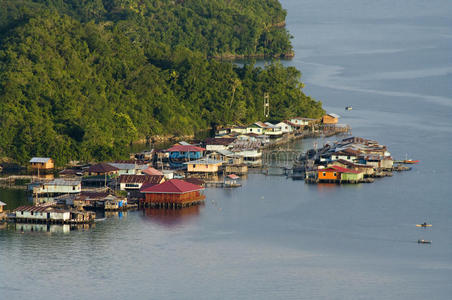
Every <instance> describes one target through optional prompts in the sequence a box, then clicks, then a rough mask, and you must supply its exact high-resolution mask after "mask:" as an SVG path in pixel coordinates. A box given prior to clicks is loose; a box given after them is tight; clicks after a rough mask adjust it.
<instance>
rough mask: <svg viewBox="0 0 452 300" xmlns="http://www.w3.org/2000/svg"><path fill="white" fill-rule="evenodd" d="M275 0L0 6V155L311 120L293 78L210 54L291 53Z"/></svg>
mask: <svg viewBox="0 0 452 300" xmlns="http://www.w3.org/2000/svg"><path fill="white" fill-rule="evenodd" d="M284 18H285V12H284V10H282V8H281V5H280V4H279V2H278V1H276V0H248V1H246V0H229V1H228V0H223V1H220V0H210V1H209V0H192V1H190V0H185V1H183V0H179V1H163V0H162V1H159V0H141V1H138V0H136V1H135V0H112V1H101V0H34V1H32V0H21V1H5V0H0V32H1V33H0V128H1V130H0V157H2V156H3V157H5V156H6V157H10V158H13V159H16V160H17V161H19V162H25V161H27V160H28V159H29V158H30V157H31V156H38V155H43V156H44V155H45V156H52V157H53V158H54V159H55V160H56V162H57V164H64V163H66V162H67V161H69V160H73V159H78V160H84V161H90V160H107V159H112V158H119V157H122V156H123V155H125V154H126V153H127V147H126V146H127V145H128V144H129V143H131V142H133V141H136V140H138V139H142V138H145V137H149V136H152V135H165V134H174V135H185V134H193V133H194V132H195V131H197V130H201V129H206V128H208V127H209V126H211V125H212V124H220V125H221V124H232V123H241V124H246V123H249V122H253V121H256V120H258V119H264V118H263V106H262V101H263V100H262V99H263V95H264V93H265V92H268V93H269V94H270V96H271V101H272V102H271V103H272V107H273V109H272V110H271V112H272V113H271V115H270V117H269V118H271V119H277V118H279V119H284V118H287V117H290V116H295V115H298V116H306V117H319V116H320V115H321V114H322V113H323V109H322V107H321V103H320V102H317V101H315V100H313V99H312V98H310V97H308V96H306V95H304V93H303V92H302V87H303V84H302V83H301V82H300V76H301V74H300V72H299V71H298V70H296V69H295V68H293V67H287V68H286V67H283V66H282V65H281V64H280V63H279V62H273V63H271V64H269V65H268V66H266V67H264V68H260V67H255V66H254V65H253V64H246V65H244V66H237V65H236V64H233V63H230V62H223V61H219V60H216V59H212V58H211V57H215V56H222V55H225V54H239V55H255V54H265V55H267V54H270V55H280V54H283V53H286V52H290V51H291V46H290V41H289V36H288V33H287V31H286V30H285V29H284V28H281V27H279V26H274V25H277V24H279V23H281V22H284Z"/></svg>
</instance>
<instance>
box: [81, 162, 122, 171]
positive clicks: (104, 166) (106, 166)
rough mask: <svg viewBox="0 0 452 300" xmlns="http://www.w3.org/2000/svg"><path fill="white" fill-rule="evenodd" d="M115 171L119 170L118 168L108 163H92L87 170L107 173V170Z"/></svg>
mask: <svg viewBox="0 0 452 300" xmlns="http://www.w3.org/2000/svg"><path fill="white" fill-rule="evenodd" d="M114 171H118V168H116V167H113V166H111V165H109V164H106V163H100V164H97V165H92V166H91V167H89V168H88V170H87V172H90V173H107V172H114Z"/></svg>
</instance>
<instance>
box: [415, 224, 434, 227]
mask: <svg viewBox="0 0 452 300" xmlns="http://www.w3.org/2000/svg"><path fill="white" fill-rule="evenodd" d="M416 227H432V224H416Z"/></svg>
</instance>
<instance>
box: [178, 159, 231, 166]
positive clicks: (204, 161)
mask: <svg viewBox="0 0 452 300" xmlns="http://www.w3.org/2000/svg"><path fill="white" fill-rule="evenodd" d="M222 163H223V161H222V160H216V159H210V158H202V159H198V160H192V161H188V162H186V163H184V164H185V165H216V164H222Z"/></svg>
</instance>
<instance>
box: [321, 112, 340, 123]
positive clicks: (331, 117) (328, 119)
mask: <svg viewBox="0 0 452 300" xmlns="http://www.w3.org/2000/svg"><path fill="white" fill-rule="evenodd" d="M339 118H340V116H339V115H337V114H326V115H324V116H323V117H322V123H323V124H327V125H333V124H337V122H338V121H339Z"/></svg>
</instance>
